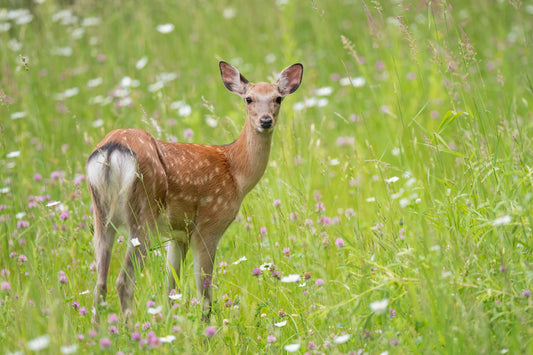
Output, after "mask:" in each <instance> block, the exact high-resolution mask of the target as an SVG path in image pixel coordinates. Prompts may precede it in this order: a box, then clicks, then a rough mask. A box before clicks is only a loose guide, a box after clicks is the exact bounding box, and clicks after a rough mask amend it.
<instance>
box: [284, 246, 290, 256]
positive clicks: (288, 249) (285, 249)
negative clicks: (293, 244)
mask: <svg viewBox="0 0 533 355" xmlns="http://www.w3.org/2000/svg"><path fill="white" fill-rule="evenodd" d="M283 255H285V256H286V257H287V258H288V257H290V256H291V249H290V248H283Z"/></svg>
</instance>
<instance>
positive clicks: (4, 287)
mask: <svg viewBox="0 0 533 355" xmlns="http://www.w3.org/2000/svg"><path fill="white" fill-rule="evenodd" d="M0 289H1V290H2V291H9V290H11V286H10V285H9V282H7V281H2V284H0Z"/></svg>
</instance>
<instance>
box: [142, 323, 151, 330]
mask: <svg viewBox="0 0 533 355" xmlns="http://www.w3.org/2000/svg"><path fill="white" fill-rule="evenodd" d="M150 328H151V326H150V322H144V323H143V330H147V329H150Z"/></svg>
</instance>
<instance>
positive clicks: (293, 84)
mask: <svg viewBox="0 0 533 355" xmlns="http://www.w3.org/2000/svg"><path fill="white" fill-rule="evenodd" d="M303 73H304V66H303V65H302V64H300V63H296V64H293V65H291V66H289V67H287V68H285V69H283V71H282V72H281V74H280V76H279V81H278V89H279V92H280V93H281V95H283V96H286V95H289V94H292V93H293V92H295V91H296V89H298V87H299V86H300V83H301V82H302V76H303Z"/></svg>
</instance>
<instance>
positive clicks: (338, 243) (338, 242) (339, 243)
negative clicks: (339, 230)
mask: <svg viewBox="0 0 533 355" xmlns="http://www.w3.org/2000/svg"><path fill="white" fill-rule="evenodd" d="M335 245H336V246H337V248H342V247H343V246H344V239H342V238H337V239H335Z"/></svg>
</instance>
